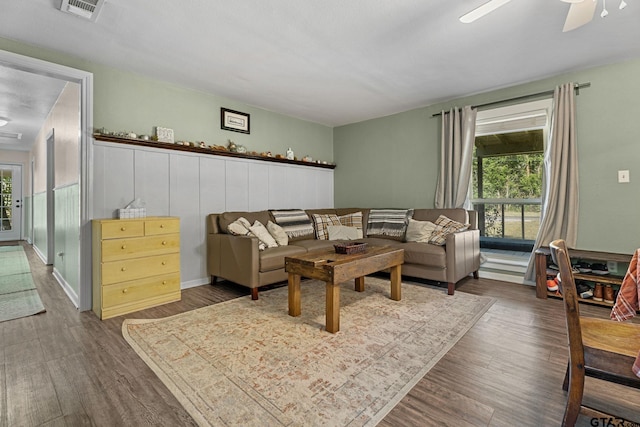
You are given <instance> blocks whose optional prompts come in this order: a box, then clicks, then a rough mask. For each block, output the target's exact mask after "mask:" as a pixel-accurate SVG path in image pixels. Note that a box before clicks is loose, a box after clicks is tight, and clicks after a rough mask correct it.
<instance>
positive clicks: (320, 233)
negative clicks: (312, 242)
mask: <svg viewBox="0 0 640 427" xmlns="http://www.w3.org/2000/svg"><path fill="white" fill-rule="evenodd" d="M311 217H312V218H313V222H314V223H315V228H316V239H318V240H327V239H328V238H329V232H328V231H327V227H328V226H330V225H340V220H339V219H338V215H336V214H311Z"/></svg>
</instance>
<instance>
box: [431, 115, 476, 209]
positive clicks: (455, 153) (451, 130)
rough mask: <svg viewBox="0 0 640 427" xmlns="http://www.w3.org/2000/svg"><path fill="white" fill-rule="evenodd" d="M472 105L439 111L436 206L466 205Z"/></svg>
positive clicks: (473, 122)
mask: <svg viewBox="0 0 640 427" xmlns="http://www.w3.org/2000/svg"><path fill="white" fill-rule="evenodd" d="M477 113H478V111H477V110H476V109H474V108H471V106H468V105H467V106H466V107H464V108H462V109H458V108H452V109H451V110H450V111H448V112H445V111H443V112H442V140H441V146H440V175H439V176H438V187H437V189H436V200H435V205H436V208H461V207H465V204H466V201H467V199H468V192H469V184H470V182H471V164H472V161H473V159H472V157H473V144H474V141H475V138H476V115H477Z"/></svg>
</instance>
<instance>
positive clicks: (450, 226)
mask: <svg viewBox="0 0 640 427" xmlns="http://www.w3.org/2000/svg"><path fill="white" fill-rule="evenodd" d="M467 228H469V224H462V223H461V222H458V221H454V220H452V219H450V218H447V217H446V216H444V215H440V216H439V217H438V219H437V220H436V229H435V230H433V232H432V233H431V237H430V238H429V243H431V244H434V245H438V246H442V245H444V244H445V242H446V240H447V236H448V235H449V234H453V233H457V232H459V231H464V230H466V229H467Z"/></svg>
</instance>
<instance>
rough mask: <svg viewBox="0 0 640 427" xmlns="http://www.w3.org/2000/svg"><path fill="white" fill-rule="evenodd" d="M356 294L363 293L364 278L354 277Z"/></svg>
mask: <svg viewBox="0 0 640 427" xmlns="http://www.w3.org/2000/svg"><path fill="white" fill-rule="evenodd" d="M356 292H364V276H362V277H356Z"/></svg>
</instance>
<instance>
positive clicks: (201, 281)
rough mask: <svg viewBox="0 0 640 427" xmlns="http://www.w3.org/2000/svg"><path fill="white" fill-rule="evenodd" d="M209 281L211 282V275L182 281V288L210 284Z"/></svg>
mask: <svg viewBox="0 0 640 427" xmlns="http://www.w3.org/2000/svg"><path fill="white" fill-rule="evenodd" d="M209 283H211V278H210V277H202V278H200V279H195V280H188V281H186V282H182V283H180V289H189V288H195V287H197V286H202V285H208V284H209Z"/></svg>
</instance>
